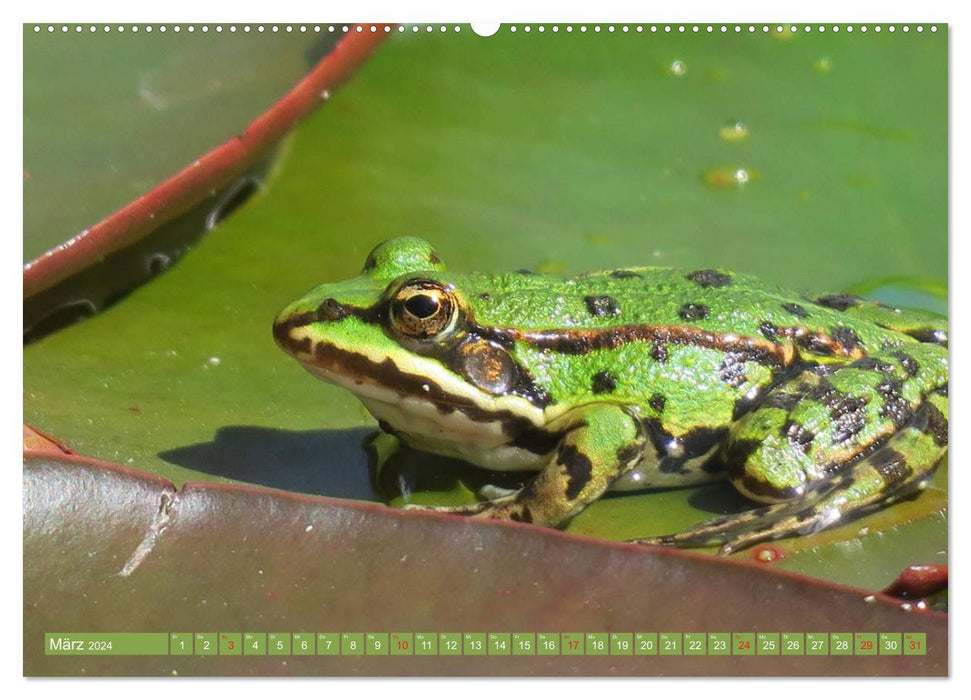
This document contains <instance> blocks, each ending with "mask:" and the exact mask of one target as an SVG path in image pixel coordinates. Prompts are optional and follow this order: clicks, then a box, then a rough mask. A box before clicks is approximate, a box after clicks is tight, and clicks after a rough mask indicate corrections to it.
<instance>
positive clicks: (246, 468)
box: [158, 425, 375, 500]
mask: <svg viewBox="0 0 971 700" xmlns="http://www.w3.org/2000/svg"><path fill="white" fill-rule="evenodd" d="M373 434H374V429H373V428H349V429H345V430H306V431H291V430H278V429H274V428H262V427H258V426H246V425H233V426H226V427H223V428H220V429H219V430H218V431H217V432H216V435H215V437H214V438H213V440H212V441H210V442H203V443H198V444H195V445H188V446H185V447H177V448H174V449H171V450H165V451H164V452H160V453H159V454H158V456H159V458H161V459H163V460H165V461H166V462H169V463H170V464H175V465H178V466H180V467H185V468H186V469H192V470H195V471H198V472H203V473H205V474H210V475H212V476H219V477H224V478H227V479H234V480H236V481H243V482H246V483H249V484H259V485H261V486H268V487H270V488H275V489H283V490H286V491H297V492H300V493H309V494H315V495H324V496H330V497H333V498H353V499H361V500H375V493H374V489H373V488H372V486H371V482H370V477H369V469H368V453H367V450H365V449H364V448H363V446H364V444H365V443H366V442H367V441H368V439H369V438H370V436H371V435H373Z"/></svg>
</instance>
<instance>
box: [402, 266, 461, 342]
mask: <svg viewBox="0 0 971 700" xmlns="http://www.w3.org/2000/svg"><path fill="white" fill-rule="evenodd" d="M457 317H458V304H457V303H456V301H455V296H454V295H453V294H452V292H450V291H449V290H448V289H446V288H445V287H443V286H442V285H440V284H439V283H438V282H433V281H431V280H412V281H411V282H408V283H407V284H405V285H404V286H403V287H401V289H399V290H398V291H397V292H396V293H395V295H394V298H393V299H392V300H391V322H392V323H393V324H394V327H395V328H396V329H397V330H398V331H400V332H401V333H404V334H405V335H408V336H411V337H412V338H419V339H425V338H432V337H434V336H437V335H440V334H442V333H444V332H445V331H447V330H450V329H451V328H452V327H454V325H455V320H456V318H457Z"/></svg>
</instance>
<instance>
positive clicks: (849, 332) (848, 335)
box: [830, 326, 860, 350]
mask: <svg viewBox="0 0 971 700" xmlns="http://www.w3.org/2000/svg"><path fill="white" fill-rule="evenodd" d="M830 335H831V336H832V338H833V340H835V341H837V342H838V343H839V344H840V345H842V346H843V348H844V349H845V350H853V349H854V348H856V347H858V346H859V344H860V339H859V338H857V337H856V332H855V331H854V330H853V329H852V328H847V327H846V326H838V327H837V328H834V329H833V331H832V333H830Z"/></svg>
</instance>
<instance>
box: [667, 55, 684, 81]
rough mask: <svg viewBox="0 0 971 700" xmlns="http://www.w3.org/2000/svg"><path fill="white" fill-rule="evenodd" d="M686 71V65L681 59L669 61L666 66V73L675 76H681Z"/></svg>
mask: <svg viewBox="0 0 971 700" xmlns="http://www.w3.org/2000/svg"><path fill="white" fill-rule="evenodd" d="M687 71H688V67H687V66H685V65H684V61H682V60H681V59H677V58H676V59H675V60H673V61H671V64H670V65H669V66H668V73H670V74H671V75H673V76H675V77H676V78H680V77H682V76H683V75H684V74H685V73H686V72H687Z"/></svg>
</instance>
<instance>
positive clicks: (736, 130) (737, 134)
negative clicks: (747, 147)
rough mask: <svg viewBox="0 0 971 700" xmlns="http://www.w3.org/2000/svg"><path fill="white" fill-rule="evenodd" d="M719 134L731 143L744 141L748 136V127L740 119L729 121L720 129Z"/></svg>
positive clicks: (723, 139)
mask: <svg viewBox="0 0 971 700" xmlns="http://www.w3.org/2000/svg"><path fill="white" fill-rule="evenodd" d="M718 135H719V136H720V137H721V139H722V141H728V142H729V143H733V142H737V141H744V140H745V139H747V138H748V127H747V126H745V124H743V123H742V122H739V121H734V122H729V123H727V124H725V125H724V126H723V127H722V128H721V129H719V130H718Z"/></svg>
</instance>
